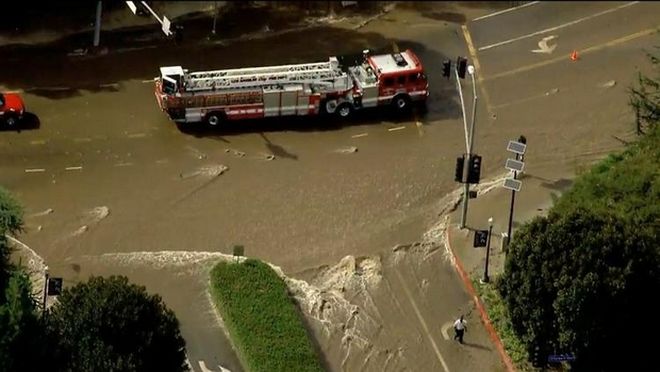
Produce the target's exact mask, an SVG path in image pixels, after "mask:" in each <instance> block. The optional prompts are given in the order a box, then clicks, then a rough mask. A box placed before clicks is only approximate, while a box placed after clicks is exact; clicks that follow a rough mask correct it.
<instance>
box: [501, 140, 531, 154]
mask: <svg viewBox="0 0 660 372" xmlns="http://www.w3.org/2000/svg"><path fill="white" fill-rule="evenodd" d="M506 149H507V150H508V151H511V152H514V153H516V154H520V155H524V154H525V149H527V145H525V144H524V143H522V142H517V141H509V144H508V145H507V146H506Z"/></svg>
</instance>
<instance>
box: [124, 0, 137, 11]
mask: <svg viewBox="0 0 660 372" xmlns="http://www.w3.org/2000/svg"><path fill="white" fill-rule="evenodd" d="M126 5H128V7H129V8H131V12H133V14H137V6H136V5H135V4H133V2H132V1H127V2H126Z"/></svg>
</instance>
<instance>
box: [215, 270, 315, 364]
mask: <svg viewBox="0 0 660 372" xmlns="http://www.w3.org/2000/svg"><path fill="white" fill-rule="evenodd" d="M211 293H212V294H213V298H214V301H215V303H216V305H217V306H218V309H219V311H220V312H221V314H222V318H223V319H224V322H225V324H226V326H227V329H228V331H229V333H230V336H231V338H232V340H233V342H234V345H235V347H236V348H237V352H238V353H239V358H240V359H241V361H242V362H243V365H244V367H245V368H246V369H247V370H248V371H251V372H257V371H264V372H265V371H268V372H277V371H283V372H284V371H300V372H304V371H323V368H322V367H321V363H320V360H319V357H318V355H317V353H316V351H315V350H314V347H313V346H312V343H311V341H310V339H309V336H308V334H307V331H306V329H305V327H304V324H303V322H302V319H301V318H300V316H299V311H298V309H297V307H296V305H295V304H294V303H293V301H292V299H291V298H290V297H289V294H288V291H287V287H286V284H285V283H284V281H283V280H282V279H281V278H280V277H279V276H278V275H277V274H276V273H275V272H274V271H273V270H272V269H271V268H270V266H268V265H266V264H265V263H263V262H260V261H258V260H254V259H248V260H245V261H244V262H242V263H232V262H221V263H219V264H217V265H216V266H215V267H214V268H213V270H212V272H211Z"/></svg>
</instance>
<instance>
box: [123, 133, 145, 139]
mask: <svg viewBox="0 0 660 372" xmlns="http://www.w3.org/2000/svg"><path fill="white" fill-rule="evenodd" d="M146 136H147V134H146V133H133V134H129V135H128V138H142V137H146Z"/></svg>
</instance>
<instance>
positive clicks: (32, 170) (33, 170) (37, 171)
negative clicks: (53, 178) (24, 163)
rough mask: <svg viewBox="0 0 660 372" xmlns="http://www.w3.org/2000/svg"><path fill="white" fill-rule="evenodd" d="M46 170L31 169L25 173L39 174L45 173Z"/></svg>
mask: <svg viewBox="0 0 660 372" xmlns="http://www.w3.org/2000/svg"><path fill="white" fill-rule="evenodd" d="M45 171H46V169H44V168H31V169H26V170H25V173H39V172H45Z"/></svg>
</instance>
